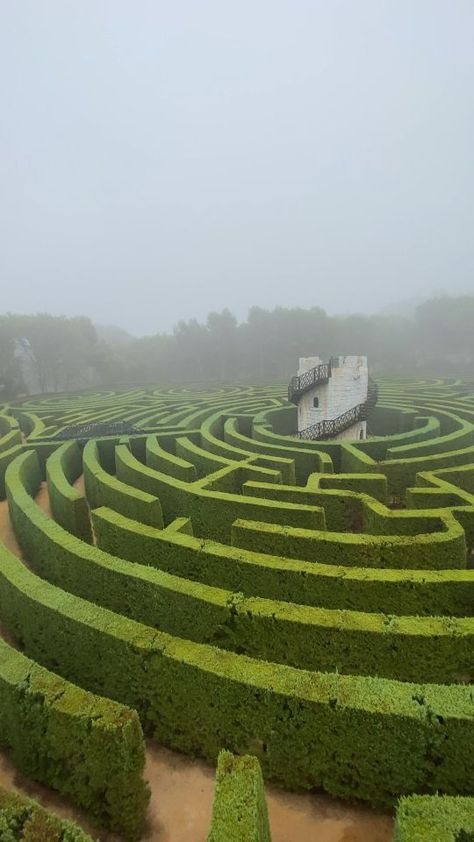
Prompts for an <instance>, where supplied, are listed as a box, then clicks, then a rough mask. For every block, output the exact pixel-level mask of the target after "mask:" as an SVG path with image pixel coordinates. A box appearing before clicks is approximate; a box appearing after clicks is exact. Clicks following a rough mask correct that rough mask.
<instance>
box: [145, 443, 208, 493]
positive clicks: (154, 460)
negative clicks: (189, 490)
mask: <svg viewBox="0 0 474 842" xmlns="http://www.w3.org/2000/svg"><path fill="white" fill-rule="evenodd" d="M146 463H147V465H148V467H149V468H153V469H154V470H155V471H162V472H163V473H166V474H169V476H171V477H175V478H176V479H180V480H182V481H183V482H194V480H196V479H197V473H196V468H195V466H194V465H193V464H191V462H188V461H187V460H186V459H183V458H181V455H180V454H179V453H178V455H176V454H175V453H169V452H168V451H167V450H165V449H164V447H162V446H161V444H160V441H159V439H157V437H156V436H148V438H147V440H146Z"/></svg>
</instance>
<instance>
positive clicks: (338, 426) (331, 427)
mask: <svg viewBox="0 0 474 842" xmlns="http://www.w3.org/2000/svg"><path fill="white" fill-rule="evenodd" d="M367 414H368V406H367V401H364V403H359V404H357V406H353V407H352V408H351V409H348V410H347V412H343V413H342V415H338V417H337V418H332V419H331V420H328V421H317V422H316V424H311V426H310V427H306V428H305V429H304V430H299V432H298V433H297V434H296V435H297V436H298V438H300V439H313V440H314V439H330V438H331V437H332V436H337V434H338V433H342V432H343V430H347V428H348V427H351V426H352V424H355V423H356V421H366V420H367Z"/></svg>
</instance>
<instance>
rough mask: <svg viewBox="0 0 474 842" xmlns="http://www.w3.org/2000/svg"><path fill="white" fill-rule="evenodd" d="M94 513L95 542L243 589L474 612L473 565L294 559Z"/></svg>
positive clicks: (388, 608)
mask: <svg viewBox="0 0 474 842" xmlns="http://www.w3.org/2000/svg"><path fill="white" fill-rule="evenodd" d="M93 518H94V522H95V528H96V532H97V541H98V545H99V546H100V547H102V549H104V550H106V552H108V553H111V554H112V555H114V556H118V555H120V556H121V557H122V558H126V559H129V560H130V561H133V562H138V563H139V564H147V565H151V566H153V567H157V568H159V569H161V570H165V571H167V572H169V573H174V574H176V575H178V576H184V577H187V578H188V579H191V580H193V581H198V582H204V583H206V584H209V585H215V586H217V587H221V588H228V589H230V590H237V591H242V592H243V593H244V594H245V595H247V596H263V597H268V598H269V599H280V600H285V601H287V602H296V603H300V604H304V605H322V606H324V605H325V606H327V607H328V608H349V609H353V610H356V611H372V612H374V611H375V612H377V611H382V612H384V613H386V614H396V613H398V612H399V611H400V606H403V610H404V612H405V613H406V614H407V615H410V614H420V615H444V614H446V615H448V614H451V615H453V616H460V617H463V616H466V615H472V614H473V613H474V605H473V600H472V586H473V583H474V572H473V571H472V570H403V569H400V570H396V569H384V568H381V569H377V568H371V567H365V568H364V567H343V566H337V565H332V564H329V563H326V562H321V563H318V562H316V561H298V560H296V559H286V558H281V557H279V556H274V555H273V556H272V555H269V554H266V553H258V552H252V551H249V550H242V549H240V548H238V547H230V546H227V545H226V544H218V543H216V542H215V541H208V540H202V539H200V538H195V537H193V536H192V533H191V534H189V533H188V534H185V535H183V534H176V531H175V530H174V529H173V528H172V527H173V524H170V526H169V527H168V528H167V529H166V530H164V531H159V530H156V529H153V528H148V527H146V526H144V525H143V524H139V523H137V522H136V521H133V520H130V519H127V518H123V517H120V516H117V515H115V514H114V513H113V512H111V511H110V510H106V509H104V508H102V509H101V510H100V511H95V512H94V513H93ZM173 523H177V521H174V522H173ZM186 523H187V525H188V526H189V521H186Z"/></svg>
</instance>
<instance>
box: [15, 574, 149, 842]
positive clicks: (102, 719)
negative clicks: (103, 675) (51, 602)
mask: <svg viewBox="0 0 474 842" xmlns="http://www.w3.org/2000/svg"><path fill="white" fill-rule="evenodd" d="M17 563H19V562H18V560H17ZM2 619H3V616H2ZM51 632H52V633H53V634H54V632H53V631H52V629H51ZM0 713H1V715H0V745H1V746H2V747H8V748H10V749H11V753H12V759H13V762H14V764H15V766H16V767H17V768H18V769H20V770H21V772H22V773H23V774H25V775H27V776H28V777H31V778H33V779H34V780H37V781H40V782H41V783H44V784H47V785H48V786H50V787H52V788H53V789H56V790H57V791H58V792H60V793H62V794H63V795H68V796H70V797H71V798H72V800H73V801H75V802H76V803H77V804H79V805H80V806H81V807H84V808H85V809H86V810H87V811H88V812H89V813H90V814H91V816H92V818H93V819H94V820H95V821H96V822H98V823H99V824H101V825H103V826H104V827H107V828H109V829H111V830H114V831H117V832H118V833H121V834H122V835H123V836H124V837H125V838H126V839H130V840H135V839H138V838H139V836H140V832H141V830H142V827H143V822H144V814H145V808H146V804H147V801H148V789H147V787H146V785H145V783H144V781H143V779H142V772H143V767H144V762H145V752H144V743H143V735H142V731H141V728H140V723H139V721H138V717H137V715H136V712H135V711H133V710H130V709H129V708H127V707H124V706H123V705H121V704H118V703H117V702H113V701H110V700H109V699H104V698H100V697H98V696H95V695H93V694H92V693H89V692H87V691H86V690H83V689H80V688H79V687H75V686H73V685H72V684H69V683H68V682H67V681H65V680H64V679H63V678H60V677H59V676H58V675H54V674H53V673H51V672H49V671H48V670H47V669H44V667H41V666H39V665H38V664H36V663H33V661H31V660H30V659H29V658H27V657H25V655H23V654H21V653H20V652H18V651H17V650H16V649H12V647H11V646H8V645H7V644H6V643H5V642H4V641H3V640H2V639H0Z"/></svg>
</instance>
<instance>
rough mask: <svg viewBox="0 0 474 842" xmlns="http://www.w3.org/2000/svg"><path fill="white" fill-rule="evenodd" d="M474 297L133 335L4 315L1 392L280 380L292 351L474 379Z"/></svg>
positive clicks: (275, 315) (267, 313)
mask: <svg viewBox="0 0 474 842" xmlns="http://www.w3.org/2000/svg"><path fill="white" fill-rule="evenodd" d="M473 325H474V296H458V297H446V296H445V297H439V298H432V299H430V300H428V301H425V302H424V303H422V304H420V305H419V306H418V307H417V308H416V310H415V311H414V313H413V315H412V316H410V317H408V316H399V315H380V314H378V315H372V316H368V315H363V314H355V315H349V316H329V315H328V314H327V313H326V312H325V311H324V310H323V309H321V308H320V307H312V308H309V309H304V308H291V309H289V308H284V307H277V308H275V309H274V310H265V309H262V308H260V307H252V308H251V309H250V310H249V313H248V317H247V319H246V321H244V322H242V323H240V324H239V323H238V322H237V319H236V318H235V316H234V315H233V314H232V313H231V312H230V311H229V310H223V311H222V312H220V313H215V312H213V313H210V314H209V315H208V317H207V320H206V322H204V323H203V322H199V321H197V320H196V319H191V320H189V321H180V322H178V324H177V325H176V326H175V328H174V330H173V331H172V333H157V334H154V335H152V336H144V337H140V338H134V337H131V336H129V335H128V334H126V332H125V331H122V330H120V329H118V328H109V329H108V330H104V329H100V328H97V327H96V326H94V324H93V323H92V321H91V319H89V318H87V317H84V316H81V317H75V318H66V317H63V316H51V315H48V314H37V315H30V316H21V315H14V314H6V315H3V316H0V395H1V396H3V397H4V398H6V397H12V396H15V395H18V394H22V393H25V392H28V393H32V392H47V391H51V392H52V391H67V390H73V389H85V388H89V387H95V386H116V385H119V384H128V385H133V384H137V385H141V384H147V383H163V384H166V383H190V382H196V381H202V382H226V381H231V382H232V381H241V382H249V383H250V382H286V381H287V380H288V379H289V377H290V376H291V375H292V374H294V373H295V370H296V367H297V362H298V357H300V356H312V355H314V354H319V355H320V356H321V357H323V358H329V357H331V356H337V355H339V354H366V355H367V356H368V358H369V368H370V369H371V372H372V374H373V375H375V376H377V375H378V374H388V375H389V374H392V375H398V376H423V375H431V376H433V375H434V376H436V375H439V376H453V377H464V378H467V379H469V378H471V379H472V378H473V372H474V331H473Z"/></svg>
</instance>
